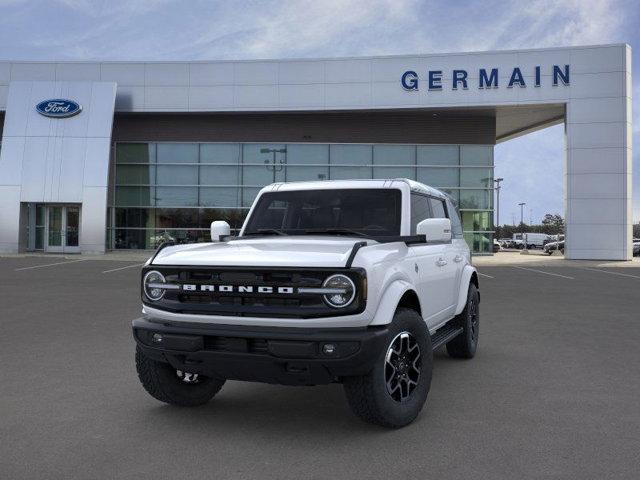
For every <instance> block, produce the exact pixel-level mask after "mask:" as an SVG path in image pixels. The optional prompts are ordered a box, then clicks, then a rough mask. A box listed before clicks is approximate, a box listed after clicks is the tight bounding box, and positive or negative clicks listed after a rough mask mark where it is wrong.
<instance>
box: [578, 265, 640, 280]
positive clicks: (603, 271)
mask: <svg viewBox="0 0 640 480" xmlns="http://www.w3.org/2000/svg"><path fill="white" fill-rule="evenodd" d="M578 268H580V269H582V270H589V271H591V272H601V273H608V274H609V275H619V276H621V277H630V278H640V276H638V275H631V274H629V273H620V272H610V271H608V270H600V269H599V268H589V267H578Z"/></svg>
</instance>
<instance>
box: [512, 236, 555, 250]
mask: <svg viewBox="0 0 640 480" xmlns="http://www.w3.org/2000/svg"><path fill="white" fill-rule="evenodd" d="M550 237H551V236H550V235H548V234H546V233H514V234H513V240H514V241H516V242H518V245H519V246H518V247H517V248H523V247H524V246H525V244H526V246H527V248H529V249H531V248H542V247H544V245H545V243H548V242H549V240H550V239H551V238H550Z"/></svg>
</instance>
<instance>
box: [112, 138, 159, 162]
mask: <svg viewBox="0 0 640 480" xmlns="http://www.w3.org/2000/svg"><path fill="white" fill-rule="evenodd" d="M155 161H156V144H155V143H118V144H116V163H155Z"/></svg>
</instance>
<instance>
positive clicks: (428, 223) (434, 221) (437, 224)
mask: <svg viewBox="0 0 640 480" xmlns="http://www.w3.org/2000/svg"><path fill="white" fill-rule="evenodd" d="M416 233H417V234H418V235H424V236H425V237H426V238H427V242H450V241H451V220H449V219H448V218H427V219H426V220H422V221H421V222H420V223H418V225H416Z"/></svg>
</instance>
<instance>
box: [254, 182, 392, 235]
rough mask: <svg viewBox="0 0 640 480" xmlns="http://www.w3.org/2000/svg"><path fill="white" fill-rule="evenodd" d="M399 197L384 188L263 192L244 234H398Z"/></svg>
mask: <svg viewBox="0 0 640 480" xmlns="http://www.w3.org/2000/svg"><path fill="white" fill-rule="evenodd" d="M401 199H402V196H401V193H400V190H397V189H388V188H385V189H382V188H377V189H349V190H306V191H289V192H272V193H265V194H263V195H262V196H261V197H260V199H259V200H258V204H257V205H256V207H255V209H254V211H253V213H252V214H251V217H250V218H249V220H248V222H247V227H246V228H245V231H244V235H256V234H273V235H278V234H285V235H306V234H309V235H310V234H321V235H322V234H327V235H355V236H372V237H376V236H380V237H382V236H394V235H400V216H401Z"/></svg>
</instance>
